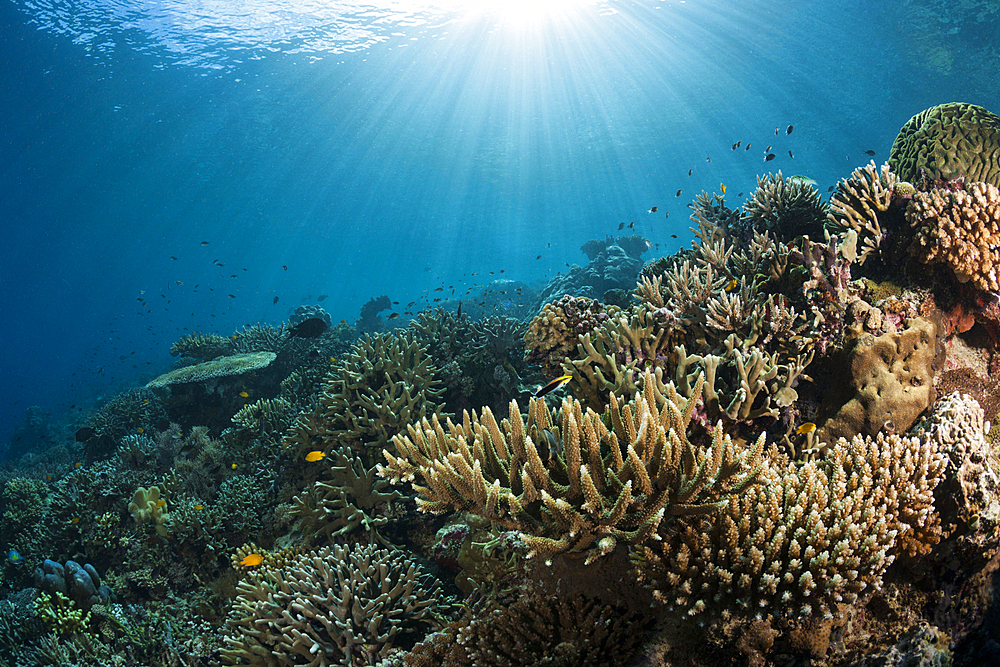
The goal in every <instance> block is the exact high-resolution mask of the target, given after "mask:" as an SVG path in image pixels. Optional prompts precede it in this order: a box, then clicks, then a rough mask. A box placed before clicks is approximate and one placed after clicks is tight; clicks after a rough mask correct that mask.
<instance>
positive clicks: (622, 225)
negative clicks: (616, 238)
mask: <svg viewBox="0 0 1000 667" xmlns="http://www.w3.org/2000/svg"><path fill="white" fill-rule="evenodd" d="M623 229H625V223H624V222H619V223H618V231H621V230H623Z"/></svg>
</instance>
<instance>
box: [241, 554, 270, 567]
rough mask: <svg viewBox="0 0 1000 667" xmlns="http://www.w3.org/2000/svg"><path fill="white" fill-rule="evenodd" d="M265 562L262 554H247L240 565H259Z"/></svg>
mask: <svg viewBox="0 0 1000 667" xmlns="http://www.w3.org/2000/svg"><path fill="white" fill-rule="evenodd" d="M263 562H264V557H263V556H261V555H260V554H247V555H246V556H244V557H243V560H241V561H240V565H242V566H243V567H257V566H258V565H260V564H261V563H263Z"/></svg>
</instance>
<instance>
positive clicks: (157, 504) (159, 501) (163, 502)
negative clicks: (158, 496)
mask: <svg viewBox="0 0 1000 667" xmlns="http://www.w3.org/2000/svg"><path fill="white" fill-rule="evenodd" d="M166 504H167V501H166V500H157V501H156V506H157V507H163V506H164V505H166Z"/></svg>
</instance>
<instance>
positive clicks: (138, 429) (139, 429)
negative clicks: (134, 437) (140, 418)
mask: <svg viewBox="0 0 1000 667" xmlns="http://www.w3.org/2000/svg"><path fill="white" fill-rule="evenodd" d="M135 432H136V433H138V434H139V435H142V434H143V433H145V432H146V430H145V429H143V428H142V427H141V426H140V427H139V428H137V429H136V430H135Z"/></svg>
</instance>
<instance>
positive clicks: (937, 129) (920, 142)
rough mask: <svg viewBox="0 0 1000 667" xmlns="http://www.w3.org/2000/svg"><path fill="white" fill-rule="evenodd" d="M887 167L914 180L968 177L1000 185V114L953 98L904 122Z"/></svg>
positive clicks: (967, 178)
mask: <svg viewBox="0 0 1000 667" xmlns="http://www.w3.org/2000/svg"><path fill="white" fill-rule="evenodd" d="M889 166H890V167H891V168H892V170H893V171H894V172H896V173H897V174H899V176H900V178H902V179H903V180H907V181H916V180H919V179H920V177H921V172H924V173H925V174H926V175H927V177H928V178H930V179H932V180H937V179H941V180H952V179H955V178H959V177H964V178H965V179H966V180H969V181H985V182H987V183H992V184H993V185H1000V117H998V116H997V115H996V114H993V113H990V112H989V111H987V110H986V109H984V108H982V107H979V106H976V105H975V104H965V103H963V102H950V103H948V104H939V105H938V106H936V107H931V108H930V109H926V110H924V111H921V112H920V113H918V114H917V115H916V116H914V117H913V118H911V119H910V120H908V121H906V124H905V125H903V127H902V129H900V130H899V135H898V136H897V137H896V140H895V141H894V142H892V151H891V153H890V154H889Z"/></svg>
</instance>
